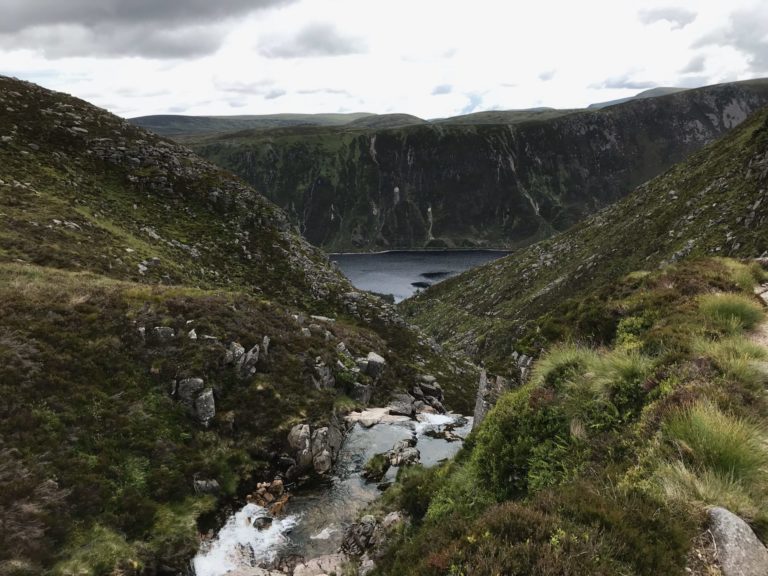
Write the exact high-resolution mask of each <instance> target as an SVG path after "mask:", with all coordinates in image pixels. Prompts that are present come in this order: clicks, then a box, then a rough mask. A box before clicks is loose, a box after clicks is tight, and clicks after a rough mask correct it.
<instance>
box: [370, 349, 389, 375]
mask: <svg viewBox="0 0 768 576" xmlns="http://www.w3.org/2000/svg"><path fill="white" fill-rule="evenodd" d="M366 360H367V364H366V367H365V372H366V374H368V376H370V377H371V378H378V377H379V376H381V373H382V372H383V371H384V364H385V363H386V361H385V360H384V358H382V357H381V356H379V355H378V354H376V352H369V353H368V358H366Z"/></svg>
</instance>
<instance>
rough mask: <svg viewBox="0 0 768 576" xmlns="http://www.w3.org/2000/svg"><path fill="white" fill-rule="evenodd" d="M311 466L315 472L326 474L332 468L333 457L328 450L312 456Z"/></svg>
mask: <svg viewBox="0 0 768 576" xmlns="http://www.w3.org/2000/svg"><path fill="white" fill-rule="evenodd" d="M312 466H313V467H314V469H315V472H316V473H317V474H327V473H328V472H330V471H331V468H333V457H332V456H331V453H330V452H329V451H328V450H323V451H322V452H320V453H318V454H315V455H314V456H312Z"/></svg>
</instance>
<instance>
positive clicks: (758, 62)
mask: <svg viewBox="0 0 768 576" xmlns="http://www.w3.org/2000/svg"><path fill="white" fill-rule="evenodd" d="M766 22H768V6H756V7H754V8H752V9H750V10H739V11H737V12H734V13H733V14H731V16H730V18H729V21H728V24H727V25H726V26H724V27H723V28H721V29H719V30H716V31H715V32H712V33H711V34H708V35H707V36H705V37H703V38H701V39H700V40H698V41H697V42H696V43H695V44H694V47H701V46H709V45H716V46H731V47H733V48H735V49H736V50H738V51H739V52H741V53H742V54H744V55H745V56H746V57H747V60H748V61H749V66H750V69H751V71H752V72H754V73H757V74H760V73H765V72H768V35H766V32H765V31H766V26H765V23H766Z"/></svg>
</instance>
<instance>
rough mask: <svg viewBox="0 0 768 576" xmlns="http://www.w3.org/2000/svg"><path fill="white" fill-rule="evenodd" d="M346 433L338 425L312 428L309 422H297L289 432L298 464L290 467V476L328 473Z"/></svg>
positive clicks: (289, 441)
mask: <svg viewBox="0 0 768 576" xmlns="http://www.w3.org/2000/svg"><path fill="white" fill-rule="evenodd" d="M343 440H344V435H343V433H342V431H341V429H340V428H339V426H337V425H329V426H323V427H321V428H317V429H315V430H312V428H311V426H310V425H309V424H297V425H296V426H294V427H293V428H292V429H291V431H290V433H289V434H288V444H289V445H290V447H291V449H292V450H294V452H295V454H296V459H295V462H296V464H295V465H293V466H291V467H290V468H289V469H288V472H287V475H288V476H289V477H290V478H295V477H298V476H299V475H301V474H303V473H306V472H314V473H316V474H321V475H322V474H328V473H329V472H330V471H331V469H332V468H333V463H334V462H335V461H336V457H337V456H338V454H339V450H340V449H341V444H342V442H343Z"/></svg>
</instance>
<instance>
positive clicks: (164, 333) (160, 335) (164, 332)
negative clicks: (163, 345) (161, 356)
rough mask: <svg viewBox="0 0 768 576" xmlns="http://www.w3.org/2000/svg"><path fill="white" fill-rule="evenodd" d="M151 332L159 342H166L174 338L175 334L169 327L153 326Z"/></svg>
mask: <svg viewBox="0 0 768 576" xmlns="http://www.w3.org/2000/svg"><path fill="white" fill-rule="evenodd" d="M152 332H153V333H154V334H155V336H156V337H157V339H158V340H160V341H161V342H167V341H168V340H172V339H173V338H174V337H175V336H176V332H175V331H174V330H173V328H171V327H170V326H155V327H154V328H153V329H152Z"/></svg>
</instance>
